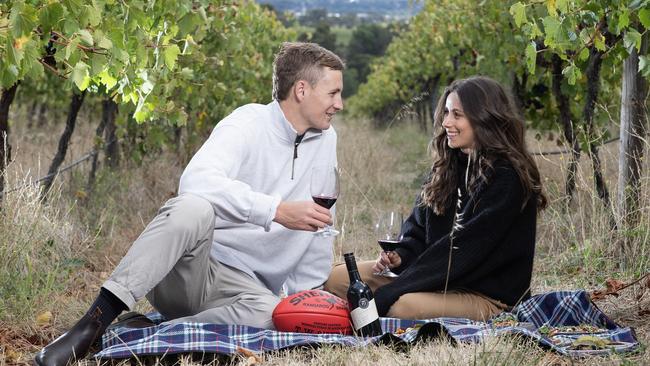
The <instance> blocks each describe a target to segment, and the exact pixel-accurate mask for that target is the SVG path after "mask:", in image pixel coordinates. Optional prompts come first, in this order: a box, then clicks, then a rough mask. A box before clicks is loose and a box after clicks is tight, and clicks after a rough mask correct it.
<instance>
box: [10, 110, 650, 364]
mask: <svg viewBox="0 0 650 366" xmlns="http://www.w3.org/2000/svg"><path fill="white" fill-rule="evenodd" d="M21 117H22V115H21V114H17V115H15V116H14V118H16V119H18V120H19V119H20V118H21ZM94 118H95V117H93V116H83V118H82V119H81V121H80V123H79V126H78V129H79V131H77V133H75V135H74V137H73V140H72V145H71V151H70V152H69V153H68V159H67V161H66V163H65V164H67V163H69V162H71V161H73V160H75V159H76V158H78V157H79V156H81V155H83V154H84V153H85V152H87V151H88V150H90V148H91V144H90V141H92V137H91V136H92V134H93V129H94V126H90V125H89V123H88V120H90V119H94ZM336 126H337V131H338V132H339V165H340V166H341V168H342V170H343V174H342V195H341V199H340V200H339V202H338V203H337V221H336V226H337V228H339V229H340V230H341V231H342V235H340V236H339V237H338V238H337V240H336V244H335V255H336V257H337V258H338V259H340V258H342V253H343V252H346V251H354V252H355V253H356V254H357V258H359V259H372V258H374V257H375V256H376V255H377V253H378V247H377V245H376V242H375V240H374V235H373V233H372V229H373V225H374V222H375V220H376V217H377V214H378V212H379V211H381V210H386V209H400V210H402V211H403V212H404V213H405V214H406V213H408V212H409V211H410V209H411V207H412V204H413V201H414V198H415V195H416V194H417V192H418V188H419V185H420V183H421V182H422V180H423V177H424V174H425V173H426V171H427V169H428V167H429V164H430V160H429V157H428V152H427V146H426V145H427V143H428V140H429V133H424V132H421V131H419V130H417V128H416V127H414V126H411V125H409V124H401V125H396V126H393V127H392V128H390V129H388V130H382V131H378V130H374V129H372V128H371V127H370V124H369V123H367V122H364V121H345V120H341V119H339V120H338V123H337V125H336ZM61 129H62V126H60V125H59V126H49V127H48V128H47V130H48V131H49V132H44V131H43V130H44V129H42V130H41V131H40V132H39V131H36V130H28V129H26V128H25V127H24V126H21V125H19V124H18V125H16V126H14V130H13V138H12V143H13V145H14V147H15V150H14V156H15V157H16V160H15V161H14V162H13V163H12V164H11V166H10V167H9V170H8V184H7V186H8V187H16V186H19V185H21V184H22V183H23V182H24V181H26V180H29V179H34V178H35V177H39V176H42V175H44V174H45V172H46V170H47V166H48V164H49V161H50V159H51V154H53V151H54V150H55V148H56V139H57V138H58V134H59V132H60V130H61ZM52 131H55V132H52ZM616 146H617V145H616V144H612V145H608V146H607V147H605V148H604V149H603V150H602V159H603V162H604V165H605V171H606V177H607V182H608V184H609V188H610V192H611V193H612V197H614V192H615V177H616V170H617V154H618V153H617V151H616ZM555 148H556V147H554V146H552V144H551V143H549V142H542V143H538V142H535V141H534V140H531V149H532V150H536V149H544V150H546V149H555ZM179 160H180V159H179V158H177V157H176V156H175V155H174V154H173V153H169V152H165V153H162V154H157V156H151V157H149V158H146V159H145V161H144V163H143V164H142V165H141V166H136V165H134V164H133V163H128V164H126V166H123V167H121V168H120V169H119V170H118V171H116V172H109V171H106V170H103V171H101V173H100V175H99V176H98V180H97V185H96V188H95V190H94V191H93V192H86V191H85V181H86V176H87V173H88V164H82V165H81V166H80V167H79V168H77V169H74V170H73V171H72V172H71V173H64V174H63V175H62V176H61V177H60V178H59V179H58V180H57V183H58V185H56V189H55V193H54V194H53V195H52V197H51V198H50V200H49V201H48V204H47V205H41V204H40V203H38V201H37V199H36V197H37V190H36V189H34V188H23V189H21V190H19V191H16V192H14V193H11V194H9V195H8V196H7V197H6V198H5V200H4V203H3V210H2V213H0V215H2V220H1V221H0V257H2V258H5V259H7V258H8V259H9V260H5V261H4V263H3V264H0V286H4V287H0V290H4V289H8V288H10V287H7V286H6V283H7V280H8V276H9V275H10V274H11V275H13V276H14V277H15V278H16V281H22V282H17V283H16V287H17V288H18V289H20V291H18V292H16V293H17V294H19V293H24V294H25V295H24V296H23V295H21V296H23V297H16V296H15V294H13V293H12V294H10V295H9V296H7V294H2V296H0V298H1V299H2V300H0V301H4V302H0V304H2V307H0V314H1V315H2V316H1V317H0V345H1V346H2V347H0V365H4V364H5V363H7V364H13V363H29V362H30V360H31V357H32V356H33V353H34V352H36V351H38V350H39V349H40V347H42V346H43V345H44V344H46V343H47V342H48V341H49V340H51V339H52V338H53V337H55V336H56V335H58V334H60V332H62V331H63V330H64V329H66V328H67V327H68V326H70V325H71V324H72V323H73V322H74V321H75V320H76V319H77V318H78V317H79V316H80V315H81V314H82V313H83V311H84V310H85V307H86V306H87V304H88V303H89V302H90V301H91V300H92V299H93V298H94V296H95V294H96V292H97V289H98V286H100V285H101V283H102V281H103V280H105V279H106V277H107V276H108V275H109V273H110V271H111V270H112V268H113V267H114V266H115V264H116V263H117V261H118V260H119V259H120V258H121V256H122V255H123V254H124V253H125V252H126V250H127V248H128V246H129V245H130V243H131V242H132V241H133V240H134V239H135V238H136V237H137V236H138V235H139V233H140V232H141V230H142V229H143V228H144V226H145V225H146V224H147V222H148V221H149V220H150V219H151V217H152V216H153V215H154V213H155V211H156V210H157V209H158V207H159V206H160V205H162V203H163V202H164V201H165V200H166V199H167V198H168V197H170V196H171V195H173V194H174V192H175V191H176V186H177V182H178V178H179V176H180V172H181V171H182V166H183V162H181V161H179ZM537 161H538V164H539V165H540V168H541V171H542V175H543V177H544V182H545V184H546V188H547V192H549V195H550V198H551V200H552V204H551V207H550V208H549V209H547V210H546V211H545V212H544V213H543V214H542V215H541V216H540V218H539V221H538V250H537V256H536V264H535V274H534V278H533V292H534V293H538V292H543V291H549V290H559V289H579V288H586V289H594V288H599V287H602V286H603V281H604V280H605V279H606V278H610V277H611V278H619V279H621V280H630V279H633V278H634V277H635V276H637V275H640V274H642V273H644V272H647V271H648V268H649V266H648V260H649V259H648V257H649V255H648V247H647V245H648V244H647V243H648V241H649V240H648V235H650V222H649V220H650V213H649V212H648V207H649V206H650V189H649V185H650V183H649V182H648V178H647V177H648V174H647V172H648V171H649V170H648V169H650V167H648V166H647V165H648V164H646V167H645V172H646V173H645V178H644V179H645V181H644V189H643V194H642V199H641V205H640V206H641V207H643V208H644V211H643V214H642V216H641V223H640V224H639V226H638V227H637V228H635V229H632V230H628V231H626V232H625V233H624V234H621V233H617V232H612V231H611V229H610V228H609V226H608V219H607V217H608V216H607V214H606V212H607V210H605V209H604V208H602V204H601V202H600V201H599V199H598V198H597V197H595V194H594V193H593V192H594V189H593V183H592V179H591V171H590V167H589V162H588V161H587V159H586V158H585V157H583V158H582V162H581V165H580V171H579V175H578V185H577V195H576V197H575V199H574V201H573V203H572V205H571V207H570V208H569V209H566V208H565V206H564V203H563V202H562V200H561V199H560V198H559V197H560V194H561V187H562V185H563V179H564V177H563V173H562V172H563V170H564V166H565V161H564V160H563V158H562V157H561V156H553V157H549V158H541V157H540V158H537ZM623 239H627V240H628V242H630V243H631V247H632V248H633V252H632V253H630V254H629V255H627V256H625V258H627V259H626V260H625V261H624V264H621V260H620V258H622V256H621V255H620V253H619V252H618V250H617V246H618V245H619V243H620V242H622V240H623ZM29 276H31V279H30V278H29ZM26 278H27V279H26ZM12 281H13V279H12ZM29 281H32V282H29ZM21 291H22V292H21ZM648 292H650V291H648V289H647V288H644V287H641V286H633V287H631V288H629V289H627V290H624V291H622V294H621V297H619V298H609V299H606V300H603V301H600V302H599V303H598V305H599V306H600V307H601V308H602V309H603V310H605V312H606V313H607V314H609V315H610V316H611V317H612V318H613V319H614V320H615V321H617V322H620V323H621V324H623V325H627V326H634V327H636V329H637V334H638V336H639V338H640V340H641V341H642V342H643V343H647V342H648V340H650V334H648V332H649V329H650V327H649V326H648V324H647V323H648V322H647V315H646V316H645V318H644V316H643V315H640V314H642V313H641V312H642V311H643V310H644V309H645V310H648V309H650V304H649V302H650V300H648V297H650V295H649V294H648ZM7 298H10V300H6V299H7ZM139 306H140V309H141V310H146V309H148V305H147V304H146V302H141V303H140V305H139ZM45 311H50V312H52V314H53V316H52V318H51V319H47V320H46V321H45V322H41V323H37V320H36V318H37V315H39V314H42V313H43V312H45ZM226 361H228V360H226ZM263 361H264V362H263V363H264V364H268V365H344V364H345V365H347V364H377V365H394V364H409V365H410V364H413V365H430V364H435V365H454V364H478V365H494V364H525V365H527V364H531V365H533V364H534V365H566V364H572V363H573V362H574V361H573V360H570V359H567V358H563V357H560V356H557V355H555V354H553V353H549V352H545V351H543V350H541V349H540V348H539V347H537V346H535V345H531V344H528V343H523V342H521V341H518V340H515V339H507V338H490V339H487V340H486V341H485V342H483V343H481V344H466V345H460V346H456V347H454V346H451V345H450V344H448V343H445V342H441V341H434V342H424V343H421V344H418V345H416V346H414V347H411V348H409V349H406V350H393V349H390V348H387V347H385V346H380V347H366V348H360V349H351V348H342V347H321V348H318V349H300V350H291V351H282V352H276V353H270V354H266V355H264V356H263ZM219 362H221V363H223V362H224V359H220V360H219ZM228 362H229V363H231V364H235V365H246V364H248V363H249V360H248V359H247V358H246V357H241V356H240V357H235V358H233V359H232V360H230V361H228ZM578 362H579V363H587V364H599V365H609V364H620V363H628V364H644V363H645V364H650V355H648V352H645V351H643V352H642V353H641V354H639V355H632V356H626V357H625V358H624V359H621V358H620V357H619V356H612V357H610V358H590V359H586V360H580V361H578ZM178 363H179V364H183V365H188V364H195V363H196V361H193V360H192V359H191V358H189V357H181V358H179V359H178ZM212 363H213V364H217V363H218V362H217V361H215V362H212ZM85 364H87V365H93V364H95V362H91V361H88V362H85Z"/></svg>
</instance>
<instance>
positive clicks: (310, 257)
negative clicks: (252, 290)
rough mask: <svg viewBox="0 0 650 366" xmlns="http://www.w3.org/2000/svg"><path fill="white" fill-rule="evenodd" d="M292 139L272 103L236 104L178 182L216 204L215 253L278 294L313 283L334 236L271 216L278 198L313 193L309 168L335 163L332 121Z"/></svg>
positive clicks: (322, 272)
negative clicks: (324, 127) (292, 226)
mask: <svg viewBox="0 0 650 366" xmlns="http://www.w3.org/2000/svg"><path fill="white" fill-rule="evenodd" d="M296 137H297V133H296V130H295V129H294V128H293V126H292V125H291V123H289V121H288V120H287V119H286V118H285V116H284V113H283V112H282V109H281V108H280V104H279V103H278V102H277V101H273V102H271V103H269V104H267V105H261V104H248V105H245V106H242V107H240V108H237V109H236V110H235V111H234V112H232V113H231V114H230V115H228V116H227V117H226V118H224V119H223V120H222V121H221V122H219V123H218V124H217V126H216V127H215V129H214V130H213V131H212V134H211V135H210V137H209V138H208V140H207V141H206V142H205V143H204V144H203V146H201V148H200V149H199V151H198V152H197V153H196V154H195V155H194V157H193V158H192V160H191V161H190V163H189V164H188V165H187V167H186V168H185V171H184V172H183V174H182V176H181V180H180V187H179V194H183V193H191V194H195V195H198V196H200V197H203V198H205V199H206V200H208V201H209V202H210V203H211V204H212V207H213V208H214V211H215V213H216V216H217V219H216V222H215V232H214V240H213V244H212V251H211V255H212V257H213V259H214V260H218V261H219V262H221V263H224V264H226V265H228V266H231V267H234V268H237V269H239V270H242V271H244V272H246V273H248V274H250V275H251V276H253V277H254V278H257V279H258V280H259V281H260V282H262V283H263V284H264V285H265V286H266V287H268V288H269V289H270V290H271V291H273V292H274V293H276V294H278V293H279V292H280V289H281V288H282V287H283V286H285V290H286V291H287V293H288V294H292V293H295V292H297V291H300V290H305V289H311V288H314V287H318V286H320V285H322V284H323V283H324V282H325V280H326V279H327V276H328V275H329V272H330V270H331V266H332V255H333V253H332V243H333V239H332V238H323V237H320V236H317V235H314V233H313V232H307V231H298V230H289V229H287V228H285V227H284V226H282V225H280V224H278V223H276V222H274V221H273V218H274V217H275V212H276V209H277V207H278V204H279V203H280V201H305V200H311V199H312V198H311V194H310V191H309V183H310V179H311V170H312V168H313V167H316V166H336V164H337V161H336V132H335V131H334V128H333V127H330V128H329V129H327V130H323V131H321V130H313V129H310V130H308V131H307V132H306V133H305V135H304V137H303V139H302V141H301V142H300V144H299V145H298V146H297V147H296V146H295V144H294V142H295V141H296ZM295 149H297V156H298V157H297V158H295V159H294V150H295ZM292 173H293V178H292Z"/></svg>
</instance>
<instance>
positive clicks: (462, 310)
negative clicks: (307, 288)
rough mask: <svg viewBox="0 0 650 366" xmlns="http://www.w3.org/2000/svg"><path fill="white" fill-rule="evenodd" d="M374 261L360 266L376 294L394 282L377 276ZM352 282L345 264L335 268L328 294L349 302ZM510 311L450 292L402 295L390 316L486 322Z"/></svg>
mask: <svg viewBox="0 0 650 366" xmlns="http://www.w3.org/2000/svg"><path fill="white" fill-rule="evenodd" d="M374 263H375V262H374V261H366V262H360V263H358V265H357V267H358V269H359V274H360V275H361V279H362V280H363V281H364V282H365V283H367V284H368V286H370V289H371V290H372V291H375V290H377V288H379V287H381V286H383V285H386V284H389V283H391V282H392V281H393V279H392V278H388V277H384V276H378V275H375V274H373V271H372V265H373V264H374ZM349 283H350V279H349V277H348V271H347V269H346V267H345V265H344V264H339V265H337V266H334V268H333V269H332V273H331V274H330V276H329V278H328V279H327V282H326V283H325V290H327V291H329V292H331V293H333V294H335V295H336V296H338V297H341V298H344V299H345V298H346V293H347V290H348V285H349ZM506 308H507V306H506V305H504V304H502V303H500V302H499V301H497V300H493V299H490V298H488V297H486V296H483V295H480V294H478V293H472V292H461V291H448V292H447V294H443V293H438V292H414V293H408V294H404V295H402V296H401V297H400V298H399V299H398V300H397V301H396V302H395V303H394V304H393V306H391V307H390V309H389V310H388V314H387V315H388V316H389V317H393V318H400V319H429V318H437V317H442V316H446V317H459V318H468V319H473V320H479V321H485V320H487V319H489V318H490V317H492V316H494V315H496V314H499V313H501V312H502V311H503V310H505V309H506Z"/></svg>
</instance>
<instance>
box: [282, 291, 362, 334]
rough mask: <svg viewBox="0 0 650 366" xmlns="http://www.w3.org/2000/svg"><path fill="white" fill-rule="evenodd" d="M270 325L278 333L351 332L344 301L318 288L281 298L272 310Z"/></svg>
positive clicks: (346, 305) (348, 314)
mask: <svg viewBox="0 0 650 366" xmlns="http://www.w3.org/2000/svg"><path fill="white" fill-rule="evenodd" d="M273 324H274V325H275V328H276V329H277V330H279V331H282V332H299V333H339V334H352V327H351V325H350V324H352V321H351V319H350V312H349V310H348V303H347V301H345V300H343V299H341V298H340V297H337V296H334V295H332V294H330V293H329V292H326V291H321V290H305V291H300V292H297V293H295V294H293V295H291V296H287V297H285V298H284V299H282V301H280V303H279V304H278V305H277V306H276V307H275V309H274V310H273Z"/></svg>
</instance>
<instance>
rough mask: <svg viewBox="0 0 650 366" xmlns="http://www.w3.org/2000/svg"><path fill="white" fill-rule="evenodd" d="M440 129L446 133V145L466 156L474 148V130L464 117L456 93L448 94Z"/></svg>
mask: <svg viewBox="0 0 650 366" xmlns="http://www.w3.org/2000/svg"><path fill="white" fill-rule="evenodd" d="M442 127H443V128H444V129H445V132H446V133H447V145H449V147H450V148H452V149H461V150H462V151H463V152H464V153H466V154H468V153H469V152H470V151H471V149H473V148H474V130H473V129H472V126H471V125H470V124H469V120H468V119H467V117H466V116H465V112H464V111H463V106H462V105H461V104H460V99H459V98H458V94H457V93H456V92H452V93H449V95H448V96H447V101H446V102H445V113H444V117H443V119H442Z"/></svg>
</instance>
